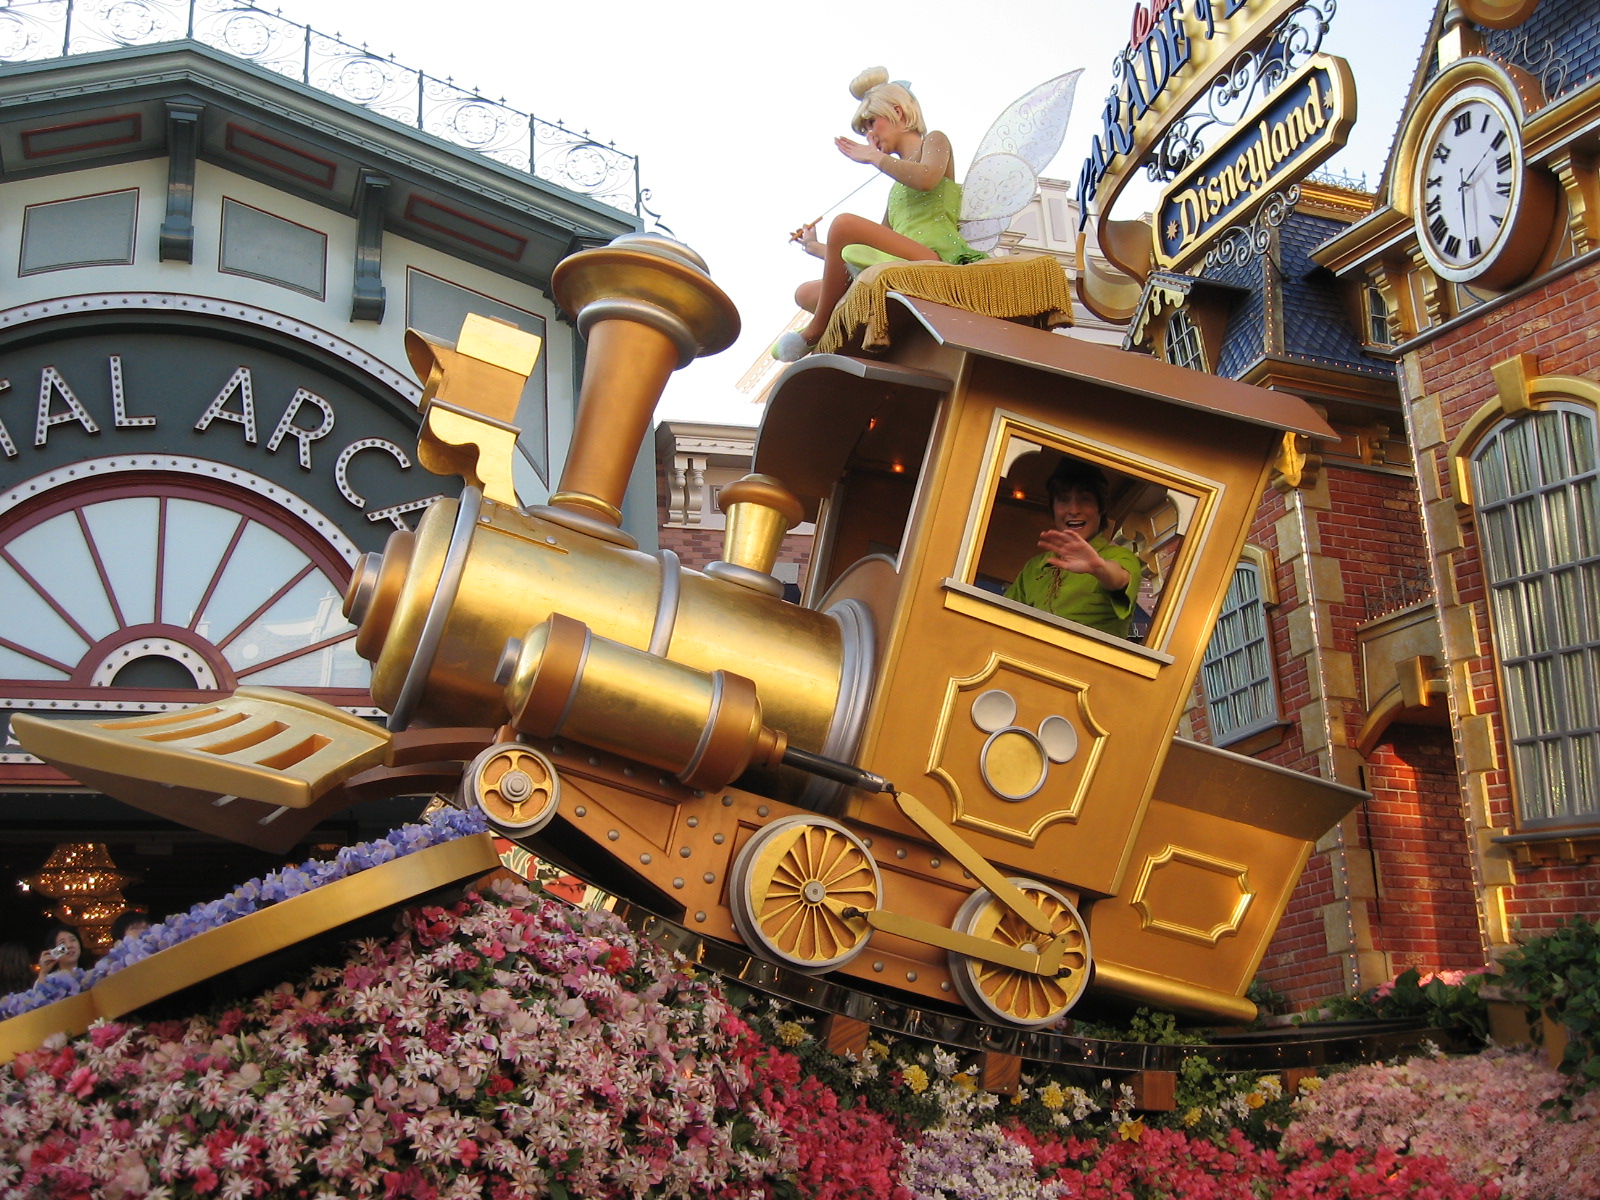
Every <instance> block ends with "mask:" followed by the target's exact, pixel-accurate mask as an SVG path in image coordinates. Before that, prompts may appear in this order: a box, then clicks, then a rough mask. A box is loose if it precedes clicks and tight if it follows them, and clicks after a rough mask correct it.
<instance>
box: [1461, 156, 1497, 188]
mask: <svg viewBox="0 0 1600 1200" xmlns="http://www.w3.org/2000/svg"><path fill="white" fill-rule="evenodd" d="M1493 149H1494V147H1493V146H1490V147H1489V148H1488V149H1486V150H1485V151H1484V152H1483V157H1482V158H1480V159H1478V161H1477V162H1475V163H1473V164H1472V169H1471V170H1470V171H1466V172H1464V173H1463V176H1462V183H1461V186H1462V187H1466V186H1467V185H1468V184H1469V183H1475V182H1477V179H1478V171H1479V170H1480V169H1481V168H1482V166H1483V164H1484V163H1486V162H1488V161H1489V154H1490V152H1491V151H1493Z"/></svg>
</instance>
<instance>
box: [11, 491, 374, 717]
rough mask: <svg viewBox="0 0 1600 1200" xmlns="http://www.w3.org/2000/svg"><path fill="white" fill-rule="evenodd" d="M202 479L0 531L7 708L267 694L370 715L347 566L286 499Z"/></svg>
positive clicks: (71, 496) (45, 502)
mask: <svg viewBox="0 0 1600 1200" xmlns="http://www.w3.org/2000/svg"><path fill="white" fill-rule="evenodd" d="M205 465H206V464H199V463H198V462H196V466H195V468H194V471H193V473H190V474H182V473H178V472H127V473H110V474H106V475H104V476H102V477H99V478H90V479H80V480H79V481H78V482H76V483H67V484H64V485H62V486H59V487H54V488H51V489H50V490H49V491H47V492H46V493H45V494H44V495H43V496H41V497H40V498H39V499H38V500H37V501H35V502H32V503H27V504H23V505H21V506H19V508H18V510H17V511H16V513H15V516H14V518H13V519H11V520H10V521H7V522H5V523H4V525H3V527H0V613H4V614H5V615H4V617H3V619H0V683H3V685H4V686H5V687H6V688H7V689H8V691H9V694H11V695H14V696H31V697H34V698H36V699H44V698H48V697H52V696H59V697H60V698H61V699H62V701H63V702H71V701H76V703H72V704H71V706H72V707H79V706H80V705H82V704H83V703H84V701H85V700H86V699H87V698H89V697H93V696H96V695H101V696H106V698H107V701H109V700H110V699H111V697H110V695H108V694H107V693H104V692H100V691H99V689H102V688H106V689H131V690H132V691H134V692H140V691H147V690H150V689H156V690H164V689H171V688H181V689H190V688H200V689H205V690H218V691H228V690H231V689H232V688H234V687H237V686H239V685H242V684H257V685H264V686H272V687H291V688H297V689H308V690H312V691H318V692H320V691H322V690H323V689H329V690H332V691H335V692H346V693H348V696H347V697H346V696H337V697H336V696H329V698H330V699H336V700H337V701H339V702H343V703H356V704H360V703H363V702H365V699H364V696H363V695H362V693H363V691H364V689H365V688H366V686H367V682H368V678H369V669H368V667H367V664H366V663H365V662H363V661H362V660H361V659H360V658H358V657H357V656H356V654H355V648H354V642H353V638H354V635H355V631H354V629H353V628H351V626H350V623H349V622H348V621H346V620H345V618H344V615H343V613H342V612H341V594H342V591H343V587H344V583H345V581H346V580H347V579H348V578H349V571H350V567H349V563H348V562H346V561H343V560H342V559H343V556H342V554H341V553H340V552H339V551H337V550H335V548H334V547H333V546H331V545H330V544H329V543H328V542H327V541H326V540H325V539H324V538H323V537H319V536H318V535H317V531H316V529H315V528H314V527H313V522H316V521H317V519H318V518H317V517H316V515H315V514H314V513H311V512H310V511H309V510H308V511H307V512H306V513H298V512H296V511H293V509H292V508H290V507H285V504H284V503H273V502H271V501H270V500H267V499H264V498H263V496H262V495H261V494H260V493H262V492H272V493H277V494H278V495H280V496H284V497H285V498H286V499H287V497H286V494H285V493H282V492H281V489H277V488H275V487H272V485H270V484H268V483H266V482H265V481H263V480H256V479H254V478H253V477H252V478H248V479H241V480H240V481H239V483H242V484H243V485H244V486H239V484H238V483H234V482H224V481H223V480H221V479H213V478H207V477H205V476H204V475H203V474H201V471H200V468H201V467H203V466H205ZM79 473H80V474H89V473H91V472H89V471H88V470H87V469H80V471H79ZM231 473H232V474H233V475H242V474H243V473H242V472H237V471H234V472H231ZM247 489H248V490H247ZM291 503H292V501H291ZM84 689H89V690H87V691H85V690H84ZM123 694H124V695H125V694H127V693H126V692H124V693H123ZM84 706H86V707H104V706H105V702H101V703H98V704H88V705H84Z"/></svg>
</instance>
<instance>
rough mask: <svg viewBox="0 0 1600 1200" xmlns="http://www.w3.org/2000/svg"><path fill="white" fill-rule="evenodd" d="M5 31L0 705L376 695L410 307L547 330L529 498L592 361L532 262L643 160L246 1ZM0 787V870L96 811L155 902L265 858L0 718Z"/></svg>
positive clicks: (220, 887) (131, 707)
mask: <svg viewBox="0 0 1600 1200" xmlns="http://www.w3.org/2000/svg"><path fill="white" fill-rule="evenodd" d="M134 17H138V19H137V20H135V19H133V18H134ZM0 32H3V33H4V34H5V37H4V39H3V45H4V48H5V49H4V54H5V57H6V62H7V66H6V69H5V71H4V73H3V75H0V247H3V249H0V264H5V265H4V266H0V276H3V277H4V299H3V301H0V719H5V718H6V717H8V716H9V714H10V713H13V712H17V711H24V710H26V711H43V712H49V713H53V714H60V715H64V716H68V717H72V716H78V715H82V716H84V717H88V716H97V717H104V716H105V715H107V714H127V715H134V714H139V713H148V712H160V711H163V710H165V709H168V708H173V707H177V706H180V705H183V704H190V703H193V702H194V699H195V697H194V692H195V690H196V689H198V690H199V691H200V692H201V693H202V694H204V693H221V694H225V693H227V692H230V691H232V690H233V689H234V688H236V687H239V686H247V685H256V686H270V687H288V688H293V689H297V690H301V691H305V692H307V693H310V694H312V695H316V696H319V697H321V698H323V699H327V700H330V701H332V702H334V703H337V704H340V705H343V706H345V707H347V708H348V709H350V710H352V711H354V712H357V713H362V714H366V715H377V710H375V709H374V708H372V707H371V700H370V697H369V696H368V695H367V691H366V688H367V667H366V664H365V662H364V661H362V660H361V659H360V658H359V657H358V656H357V655H356V654H355V651H354V646H353V641H352V639H353V636H354V630H353V628H352V627H351V626H350V625H349V623H348V622H347V621H346V620H345V619H344V617H343V615H342V613H341V596H342V593H343V591H344V588H345V584H346V582H347V581H348V578H349V575H350V571H351V568H352V566H353V564H354V563H355V561H356V559H357V558H358V557H359V555H360V554H361V553H363V552H366V551H372V550H378V549H381V548H382V546H383V544H384V541H385V539H386V538H387V536H388V535H389V534H390V533H392V532H394V531H395V530H397V529H403V528H408V527H409V526H411V525H412V524H414V523H415V520H416V517H417V515H418V512H419V510H420V509H422V508H423V507H425V506H426V505H427V504H428V503H429V502H430V501H431V499H432V498H433V497H435V496H437V495H440V494H447V493H448V494H453V493H454V492H455V491H456V490H458V489H459V487H460V482H459V480H452V479H444V478H439V477H437V476H432V475H430V474H428V473H427V472H425V471H424V470H422V468H421V467H420V466H418V465H417V463H416V462H415V461H414V459H413V456H414V455H415V452H416V451H415V447H416V441H417V431H418V428H419V425H420V419H419V415H418V412H417V402H418V400H419V398H420V395H421V386H420V384H419V383H418V381H417V379H416V376H415V374H414V373H413V371H412V369H411V364H410V362H409V361H408V357H407V350H406V341H405V331H406V329H407V328H408V327H409V328H415V329H418V330H420V331H422V332H424V333H426V334H429V335H431V336H436V337H441V338H447V339H454V338H455V337H456V336H457V333H458V331H459V330H460V328H461V324H462V321H463V319H464V318H465V317H466V315H467V314H468V313H478V314H481V315H483V316H488V317H494V318H497V319H500V320H504V321H509V322H511V323H513V324H515V325H517V326H518V327H520V328H522V329H524V330H526V331H528V332H530V333H533V334H535V335H537V336H538V337H540V338H542V339H543V345H542V350H541V353H540V356H539V361H538V365H537V368H536V370H535V373H534V375H533V377H532V378H531V379H530V381H529V384H528V388H527V390H526V391H525V393H524V395H523V397H522V401H521V407H520V409H519V411H518V413H517V420H516V423H517V425H518V427H519V428H520V430H521V434H520V437H519V442H518V461H517V468H516V470H517V487H518V490H519V494H520V496H521V498H522V499H523V501H524V502H527V503H538V502H540V501H542V500H544V499H546V498H547V497H548V495H549V492H550V490H551V488H552V487H553V486H554V483H553V480H552V479H551V476H550V469H551V466H550V465H551V463H552V462H556V463H559V462H560V461H561V459H562V458H563V457H564V454H565V447H566V443H567V440H568V438H569V436H570V431H571V428H572V421H573V413H574V408H575V403H576V395H577V377H578V374H579V371H580V368H581V343H580V341H579V339H578V337H577V335H576V333H575V331H574V330H573V328H572V326H571V325H570V323H568V322H566V321H565V320H564V319H563V318H562V317H561V316H560V314H559V313H558V312H557V311H556V309H555V307H554V305H553V303H552V302H551V301H550V299H549V297H548V290H549V283H550V274H551V271H552V270H553V269H554V267H555V264H556V263H557V262H558V261H559V260H560V259H561V258H562V257H564V256H565V255H566V254H568V253H570V252H571V251H572V250H573V249H576V248H581V247H583V246H586V245H594V244H599V243H603V242H605V241H609V240H610V239H611V238H613V237H615V236H616V235H618V234H621V233H624V232H627V231H630V230H634V229H637V228H638V227H639V225H640V222H639V220H638V217H637V215H636V214H637V212H638V208H637V204H636V201H637V190H636V164H635V163H634V162H633V160H632V159H630V158H628V157H627V156H626V155H622V154H620V153H618V152H616V151H614V150H612V149H610V148H609V147H603V146H599V145H598V144H596V143H593V142H592V141H590V140H589V139H588V138H587V137H578V136H576V135H570V134H566V132H565V131H564V130H559V129H558V128H557V127H555V126H546V125H545V124H544V123H543V122H539V121H537V120H535V119H533V118H530V117H528V116H527V115H526V114H520V113H517V112H515V111H514V110H512V109H509V108H506V107H505V106H503V105H496V104H494V103H493V102H490V101H487V100H485V99H483V98H481V97H476V96H473V95H470V94H468V93H465V92H461V91H460V90H459V89H455V88H453V87H451V86H449V85H447V84H446V83H444V82H443V81H440V80H435V79H433V78H431V77H429V76H427V75H425V74H423V73H422V72H418V71H412V70H409V69H407V68H404V67H401V66H399V65H398V64H395V63H393V62H391V61H389V60H385V59H378V58H376V57H373V56H369V55H367V54H366V53H365V52H364V51H361V50H357V49H356V48H354V47H352V46H349V45H347V44H345V43H342V42H339V41H338V40H337V39H332V38H327V37H324V36H323V35H321V34H318V33H316V32H315V31H313V30H310V29H307V28H305V27H303V26H299V25H295V24H293V23H291V22H288V21H284V20H283V19H282V18H279V17H276V16H274V15H272V14H269V13H267V12H266V11H264V10H257V9H252V8H248V7H245V8H230V9H229V10H227V11H226V12H223V13H213V12H211V11H210V10H208V9H205V8H203V7H202V6H199V5H194V6H192V7H191V6H190V5H188V4H187V3H182V4H177V5H172V4H159V3H151V4H147V5H124V6H119V7H118V9H117V10H115V11H113V12H110V13H101V12H100V10H99V9H97V8H93V7H92V6H73V5H42V4H41V5H26V4H24V5H12V6H9V7H8V8H7V9H6V10H5V12H4V13H0ZM240 48H243V52H241V49H240ZM580 189H583V190H580ZM619 206H620V207H619ZM639 475H640V478H639V481H638V482H639V485H640V486H639V488H638V489H637V490H638V492H639V494H640V496H641V497H642V498H643V505H642V506H641V507H639V508H638V510H637V512H631V513H630V525H631V526H632V527H636V529H637V533H638V535H639V536H640V540H641V542H642V543H643V544H644V545H646V546H651V545H653V544H654V529H655V524H656V522H655V520H654V513H653V505H651V503H650V488H649V482H650V481H649V472H648V466H647V465H646V466H645V468H644V469H643V470H642V471H641V472H640V473H639ZM630 507H631V503H630ZM0 788H3V789H4V790H3V792H0V813H3V814H4V815H3V817H0V819H3V821H4V823H5V828H6V838H5V839H4V841H5V847H4V849H3V850H0V864H3V866H0V870H3V871H4V872H5V878H7V879H18V878H21V877H23V876H27V875H29V874H31V873H32V872H34V871H36V870H37V869H38V867H39V865H40V864H41V863H42V862H44V860H45V859H46V857H47V856H48V855H49V854H50V852H51V849H52V847H54V846H59V845H68V844H77V843H84V842H99V843H105V844H107V845H108V846H109V847H110V853H111V855H112V857H113V859H114V861H115V862H116V864H117V866H118V867H119V868H120V869H121V870H123V871H124V872H128V873H131V874H133V875H134V876H136V877H143V879H144V882H143V883H140V884H129V885H127V886H128V889H129V890H128V891H127V894H126V897H125V899H126V901H127V903H129V904H134V905H138V906H141V907H145V908H148V909H150V910H152V911H153V912H155V913H156V914H157V915H164V914H165V913H167V912H171V911H173V910H175V909H178V910H181V909H182V908H185V907H187V906H188V905H189V904H191V903H194V902H195V901H197V900H200V899H205V898H208V897H212V896H215V895H219V894H221V893H222V892H225V891H226V890H227V889H228V888H229V887H231V886H232V885H233V884H234V883H236V882H238V881H240V880H242V879H245V878H248V877H250V876H251V875H253V874H257V873H259V872H260V870H261V869H263V867H264V866H266V865H270V864H266V863H264V862H263V861H262V860H261V856H258V855H255V854H253V853H252V852H250V851H248V850H245V849H243V848H239V847H233V846H225V845H223V844H221V843H217V842H216V841H214V840H213V839H209V838H206V837H203V836H202V835H199V834H191V833H187V832H183V831H178V830H175V829H172V828H171V827H168V826H166V825H164V824H163V823H160V822H156V821H154V820H153V819H148V818H145V817H144V816H143V815H142V814H140V813H138V812H136V811H135V810H133V809H129V808H125V807H124V806H122V805H120V804H118V803H117V802H115V801H112V800H110V799H108V798H106V797H103V796H97V795H94V794H92V793H85V791H84V790H83V789H82V788H80V787H78V786H76V785H72V784H70V783H69V782H68V781H67V780H65V779H64V777H62V776H60V775H58V774H57V773H55V772H54V771H53V770H51V769H49V768H47V767H44V766H43V765H41V764H40V763H39V762H38V761H37V760H35V759H33V758H32V757H31V756H30V755H28V754H26V753H24V752H23V751H22V750H21V749H20V747H18V746H17V745H16V743H15V740H14V739H12V738H10V737H9V734H8V736H7V739H6V745H5V747H4V749H3V753H0ZM415 807H416V803H411V804H409V807H408V805H407V804H405V803H402V804H401V805H400V808H399V809H396V808H394V807H393V806H390V807H388V808H385V807H384V806H383V805H379V806H377V807H376V808H374V809H373V810H372V811H367V810H365V809H364V808H358V809H355V810H352V811H351V813H350V815H349V817H348V820H347V821H346V823H345V826H340V827H338V828H325V829H320V830H318V831H317V833H316V835H315V837H314V838H313V842H314V843H315V844H319V845H324V846H336V845H338V844H340V843H342V842H344V841H347V840H349V838H351V837H353V836H357V830H356V828H355V825H356V823H359V822H365V823H367V824H369V825H372V824H376V825H377V826H378V827H382V826H384V825H386V824H388V823H390V822H392V821H393V820H394V819H395V818H396V814H397V813H398V812H400V811H401V810H407V811H414V810H415ZM380 809H381V810H382V811H379V810H380ZM0 895H4V900H0V905H3V906H4V916H5V918H6V921H7V924H8V926H9V927H10V928H11V929H12V930H13V931H14V935H13V936H18V937H21V938H25V939H32V938H33V937H34V936H36V935H37V934H38V933H39V932H41V922H42V919H43V918H42V910H43V909H44V908H45V907H47V906H48V904H47V902H46V901H44V900H42V899H41V898H40V897H38V896H36V895H23V894H19V893H17V892H16V891H15V890H14V889H11V888H7V889H5V890H4V891H3V892H0ZM112 907H115V903H113V904H112ZM100 933H103V931H92V933H91V936H99V935H100Z"/></svg>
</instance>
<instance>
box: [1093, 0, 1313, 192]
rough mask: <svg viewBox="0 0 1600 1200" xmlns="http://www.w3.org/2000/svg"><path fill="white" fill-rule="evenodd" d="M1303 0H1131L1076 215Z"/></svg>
mask: <svg viewBox="0 0 1600 1200" xmlns="http://www.w3.org/2000/svg"><path fill="white" fill-rule="evenodd" d="M1298 3H1301V0H1142V2H1141V3H1137V4H1135V5H1134V10H1133V25H1132V29H1131V30H1130V33H1129V37H1128V45H1127V47H1126V48H1125V49H1124V50H1122V51H1121V52H1120V53H1119V54H1118V55H1117V57H1116V59H1115V60H1114V61H1113V62H1112V65H1111V75H1112V79H1113V84H1112V88H1111V94H1110V95H1109V96H1108V97H1107V98H1106V102H1105V106H1104V108H1103V109H1102V110H1101V113H1100V131H1099V132H1098V133H1097V134H1095V136H1094V137H1093V139H1091V141H1090V145H1089V156H1088V157H1087V158H1086V159H1085V160H1084V163H1083V168H1082V170H1081V171H1080V172H1079V174H1078V192H1077V197H1078V206H1079V213H1080V220H1081V221H1082V222H1084V223H1087V222H1088V220H1089V219H1090V213H1091V209H1092V207H1093V205H1094V201H1096V200H1097V199H1099V200H1100V201H1101V204H1100V209H1101V211H1102V212H1103V213H1104V212H1109V211H1110V208H1111V198H1112V197H1106V196H1101V195H1100V190H1101V185H1102V182H1103V181H1105V180H1106V177H1107V176H1110V177H1111V181H1110V191H1111V192H1112V195H1113V196H1114V195H1115V193H1116V192H1117V191H1118V190H1120V188H1121V185H1122V183H1123V182H1124V181H1125V180H1126V178H1127V176H1128V175H1129V174H1130V173H1131V172H1130V171H1129V167H1130V166H1133V165H1136V164H1137V163H1139V162H1140V161H1142V158H1143V155H1144V152H1145V150H1146V149H1148V148H1149V146H1150V145H1151V144H1153V143H1154V142H1155V141H1156V140H1157V139H1158V138H1159V137H1160V136H1161V134H1162V133H1163V132H1164V131H1165V129H1166V127H1167V126H1168V125H1169V124H1170V123H1171V122H1172V121H1173V120H1174V119H1175V118H1177V117H1179V116H1181V115H1182V113H1183V111H1184V110H1185V109H1186V108H1187V107H1188V106H1189V105H1190V104H1191V103H1193V101H1194V100H1195V99H1196V98H1197V97H1198V96H1199V95H1201V94H1203V93H1204V92H1205V90H1206V89H1207V88H1208V87H1210V85H1211V83H1212V81H1213V80H1214V79H1215V78H1216V77H1217V75H1219V74H1220V73H1223V72H1225V71H1226V70H1227V68H1228V65H1229V56H1230V55H1231V54H1232V53H1233V52H1234V51H1235V50H1236V49H1237V48H1240V47H1243V46H1246V45H1248V44H1249V43H1250V42H1251V41H1253V40H1255V39H1256V38H1258V37H1259V36H1261V35H1262V33H1263V32H1264V31H1265V30H1267V29H1268V28H1270V27H1271V25H1272V23H1273V22H1276V21H1278V20H1279V19H1281V18H1282V17H1283V15H1284V14H1285V13H1287V12H1288V11H1289V10H1291V9H1293V8H1294V7H1295V5H1296V4H1298Z"/></svg>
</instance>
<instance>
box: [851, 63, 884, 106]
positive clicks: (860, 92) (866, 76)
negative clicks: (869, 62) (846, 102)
mask: <svg viewBox="0 0 1600 1200" xmlns="http://www.w3.org/2000/svg"><path fill="white" fill-rule="evenodd" d="M888 82H889V68H888V67H868V68H867V69H866V70H865V71H863V72H861V74H859V75H857V76H856V77H855V78H854V79H852V80H851V81H850V94H851V95H852V96H854V97H855V98H856V99H857V100H864V99H866V96H867V93H868V92H870V91H871V90H872V89H873V88H875V87H878V86H880V85H882V84H885V83H888Z"/></svg>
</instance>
